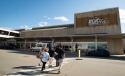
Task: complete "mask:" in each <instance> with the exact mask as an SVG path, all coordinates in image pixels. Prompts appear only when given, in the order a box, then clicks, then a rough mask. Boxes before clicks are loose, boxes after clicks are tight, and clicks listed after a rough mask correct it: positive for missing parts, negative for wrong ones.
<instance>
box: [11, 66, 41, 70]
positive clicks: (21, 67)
mask: <svg viewBox="0 0 125 76" xmlns="http://www.w3.org/2000/svg"><path fill="white" fill-rule="evenodd" d="M40 67H41V66H40ZM40 67H37V66H19V67H14V68H13V69H37V68H40Z"/></svg>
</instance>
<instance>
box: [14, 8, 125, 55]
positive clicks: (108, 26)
mask: <svg viewBox="0 0 125 76" xmlns="http://www.w3.org/2000/svg"><path fill="white" fill-rule="evenodd" d="M15 39H16V44H17V45H19V47H20V48H22V47H23V48H31V47H32V46H33V45H34V43H37V42H52V43H53V44H61V45H62V46H63V47H65V48H70V49H71V50H76V47H77V48H78V49H81V50H82V51H84V52H86V51H88V49H93V48H94V49H95V48H96V49H97V48H104V49H107V50H108V51H109V52H110V54H124V51H123V35H122V33H121V25H120V18H119V9H118V8H108V9H103V10H96V11H90V12H83V13H75V14H74V24H64V25H63V24H62V25H55V26H47V27H36V28H32V29H31V30H22V31H20V37H16V38H15Z"/></svg>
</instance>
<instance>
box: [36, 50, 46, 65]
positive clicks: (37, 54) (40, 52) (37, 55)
mask: <svg viewBox="0 0 125 76" xmlns="http://www.w3.org/2000/svg"><path fill="white" fill-rule="evenodd" d="M43 49H44V48H41V50H40V51H39V52H37V53H36V57H37V58H38V59H40V62H39V63H38V66H41V57H40V56H41V55H42V52H43Z"/></svg>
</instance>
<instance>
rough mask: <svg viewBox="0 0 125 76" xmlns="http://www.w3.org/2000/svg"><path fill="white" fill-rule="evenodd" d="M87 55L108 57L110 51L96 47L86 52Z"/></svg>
mask: <svg viewBox="0 0 125 76" xmlns="http://www.w3.org/2000/svg"><path fill="white" fill-rule="evenodd" d="M86 55H87V56H97V57H109V56H110V53H109V51H108V50H106V49H97V50H91V51H88V52H86Z"/></svg>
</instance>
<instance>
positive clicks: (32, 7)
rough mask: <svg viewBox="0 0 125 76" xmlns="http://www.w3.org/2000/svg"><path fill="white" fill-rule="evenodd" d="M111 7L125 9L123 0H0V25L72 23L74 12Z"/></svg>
mask: <svg viewBox="0 0 125 76" xmlns="http://www.w3.org/2000/svg"><path fill="white" fill-rule="evenodd" d="M112 7H119V8H121V9H122V10H123V9H125V0H0V27H3V28H10V29H20V28H32V27H40V26H52V25H58V24H67V23H68V24H69V23H74V13H77V12H86V11H92V10H98V9H105V8H112ZM123 11H124V10H123Z"/></svg>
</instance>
